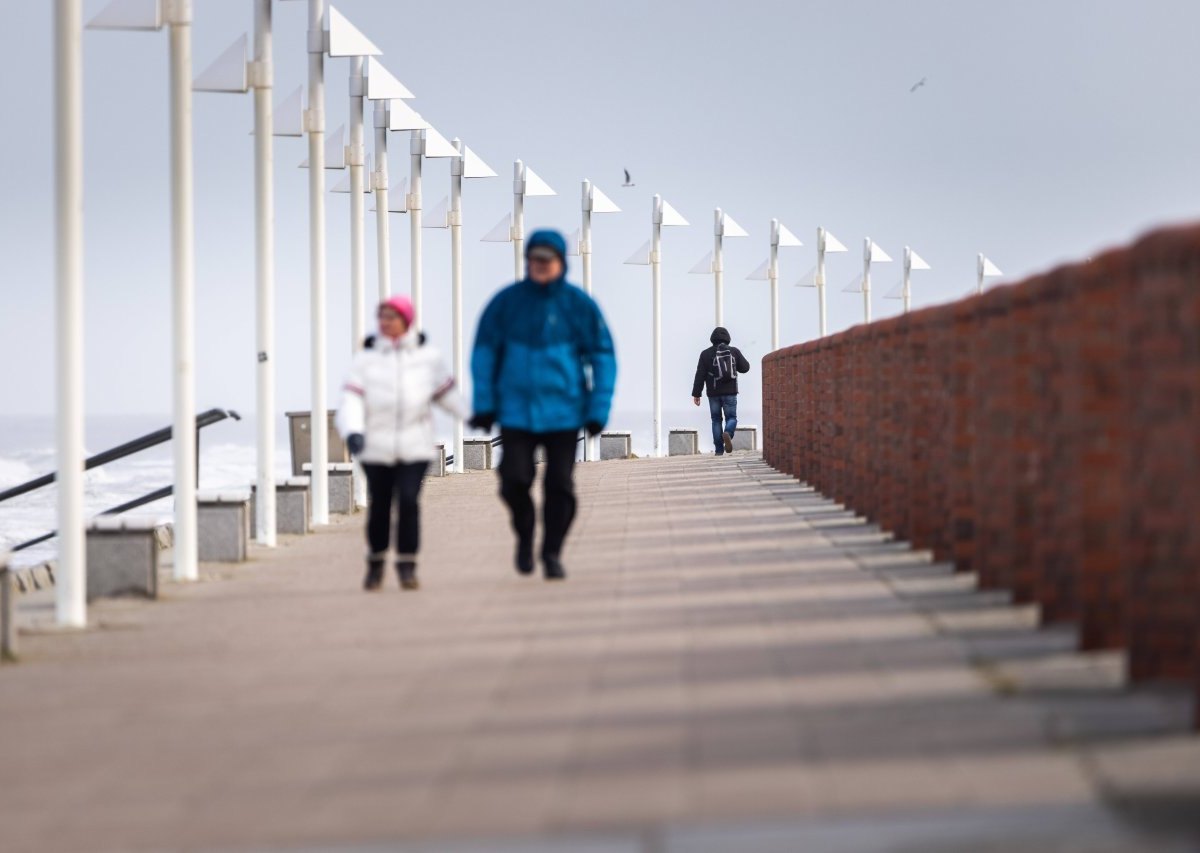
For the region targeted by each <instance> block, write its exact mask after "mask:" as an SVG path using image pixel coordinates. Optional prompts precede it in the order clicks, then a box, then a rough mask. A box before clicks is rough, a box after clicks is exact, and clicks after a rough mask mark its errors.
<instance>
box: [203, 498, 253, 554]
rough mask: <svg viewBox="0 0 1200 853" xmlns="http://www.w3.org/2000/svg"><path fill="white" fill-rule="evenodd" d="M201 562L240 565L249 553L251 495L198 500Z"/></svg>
mask: <svg viewBox="0 0 1200 853" xmlns="http://www.w3.org/2000/svg"><path fill="white" fill-rule="evenodd" d="M196 518H197V523H198V525H199V533H200V537H199V551H200V559H201V560H202V561H204V562H212V563H240V562H243V561H244V560H245V559H246V554H247V551H248V550H249V528H250V522H249V519H250V493H249V492H236V491H235V492H201V493H200V494H198V495H197V496H196Z"/></svg>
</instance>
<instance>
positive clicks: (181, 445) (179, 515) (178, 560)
mask: <svg viewBox="0 0 1200 853" xmlns="http://www.w3.org/2000/svg"><path fill="white" fill-rule="evenodd" d="M166 9H167V13H168V20H167V25H168V27H169V29H170V39H171V48H170V50H171V267H172V271H171V272H172V274H171V278H172V311H171V314H172V330H171V333H172V337H173V338H174V342H173V343H174V365H173V367H174V380H175V381H174V417H173V427H172V436H171V438H172V445H173V446H174V452H175V459H174V463H175V465H174V467H175V472H174V475H175V485H174V497H175V525H174V562H175V579H176V580H185V581H186V580H196V579H197V578H198V577H199V567H198V565H197V563H198V553H197V538H196V523H197V522H196V388H195V383H196V377H195V363H196V358H195V350H196V346H195V298H196V295H195V280H194V272H195V260H194V258H195V245H194V240H195V223H194V220H193V208H192V189H193V187H192V9H191V3H190V0H182V2H176V3H171V4H167V6H166Z"/></svg>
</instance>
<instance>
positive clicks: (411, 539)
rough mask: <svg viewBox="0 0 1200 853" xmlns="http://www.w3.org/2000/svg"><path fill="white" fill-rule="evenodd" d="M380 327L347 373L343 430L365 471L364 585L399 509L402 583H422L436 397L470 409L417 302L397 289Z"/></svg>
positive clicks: (382, 554)
mask: <svg viewBox="0 0 1200 853" xmlns="http://www.w3.org/2000/svg"><path fill="white" fill-rule="evenodd" d="M378 317H379V334H378V335H375V336H374V337H372V338H368V340H367V342H366V345H365V346H364V348H363V350H362V351H361V352H359V353H358V355H357V356H355V358H354V364H353V366H352V367H351V368H350V375H349V376H348V377H347V378H346V384H345V387H344V394H343V396H342V406H341V408H340V409H339V410H338V415H337V425H338V431H339V432H340V433H341V434H342V435H343V436H344V437H345V440H346V446H347V447H348V448H349V449H350V452H351V453H352V454H353V455H354V456H355V457H356V458H357V459H358V460H359V462H361V463H362V467H363V470H364V471H365V472H366V475H367V490H368V513H367V544H368V552H367V576H366V579H365V580H364V582H363V586H364V588H365V589H367V590H368V591H374V590H377V589H379V588H380V586H381V585H382V584H383V564H384V560H385V559H386V558H387V550H388V541H389V539H390V536H391V527H392V524H391V522H392V518H393V511H392V506H393V502H394V503H396V504H398V507H397V509H398V512H397V513H396V516H395V517H396V542H395V545H396V571H397V573H398V574H399V576H400V586H401V587H402V588H404V589H417V587H418V583H417V550H418V548H419V547H420V504H419V502H418V498H419V495H420V492H421V481H422V480H423V479H424V477H425V471H426V469H427V468H428V467H429V462H430V460H431V459H433V458H434V453H435V447H434V436H433V411H432V408H431V407H432V405H433V404H434V403H437V404H438V405H439V406H441V407H442V408H443V409H445V410H446V411H448V412H450V413H451V414H453V415H454V416H456V417H459V418H462V417H465V414H466V413H465V407H464V404H463V402H462V399H461V398H460V397H459V395H458V394H457V393H456V392H455V390H454V377H452V376H451V375H450V374H449V372H447V370H446V367H445V363H444V362H443V361H442V357H441V355H440V354H439V353H438V351H437V350H436V349H434V348H433V347H431V346H428V345H427V344H426V343H425V338H424V336H423V335H422V334H421V333H420V332H418V331H417V330H416V329H414V328H413V305H412V302H410V301H409V299H408V298H407V297H405V296H393V297H392V298H390V299H388V300H387V301H385V302H383V303H381V304H380V306H379V313H378Z"/></svg>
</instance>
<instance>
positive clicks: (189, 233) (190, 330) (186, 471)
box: [57, 0, 200, 624]
mask: <svg viewBox="0 0 1200 853" xmlns="http://www.w3.org/2000/svg"><path fill="white" fill-rule="evenodd" d="M164 25H165V26H166V27H167V28H168V29H169V30H170V74H169V75H168V76H169V79H170V113H171V143H170V145H171V157H170V159H171V341H172V349H173V351H172V376H173V382H172V385H173V387H172V406H171V409H172V417H171V421H172V436H173V439H172V442H171V443H172V450H173V469H174V473H173V483H172V488H173V495H174V503H175V511H174V512H175V521H174V540H175V546H174V549H175V559H174V574H175V579H176V580H181V581H191V580H196V579H197V578H198V577H199V576H200V575H199V565H198V561H199V554H198V549H197V546H198V540H197V513H196V376H195V363H196V355H195V351H196V344H195V303H196V288H195V236H196V229H195V219H194V204H193V199H194V192H193V168H192V88H191V86H192V6H191V4H190V3H168V2H165V0H138V2H130V1H129V0H113V2H111V3H109V4H108V5H107V6H105V7H104V9H102V10H101V11H100V13H99V14H98V15H96V17H95V18H93V19H92V20H91V22H89V23H88V29H93V30H146V31H157V30H161V29H162V28H163V26H164ZM73 37H76V38H77V37H78V34H77V33H75V34H73ZM71 458H72V455H71V454H68V455H67V456H66V457H65V459H66V460H67V462H68V463H69V460H70V459H71ZM61 467H62V466H61V465H60V468H61ZM64 485H65V486H66V487H67V488H70V487H71V486H72V485H74V484H73V483H71V482H70V481H67V482H66V483H64ZM71 521H72V524H73V522H74V519H71ZM73 532H74V531H73V530H72V533H73ZM68 535H71V534H68ZM82 566H83V564H82V560H80V561H79V562H78V563H77V564H76V565H75V566H71V565H69V564H68V567H67V569H68V574H67V575H66V576H64V577H62V578H61V579H60V583H61V584H62V585H63V592H62V593H61V594H60V595H59V598H58V602H57V612H58V617H59V619H60V621H64V622H67V623H68V624H77V623H76V620H77V619H78V618H79V617H80V616H82V615H83V614H84V613H85V609H84V605H83V604H82V603H81V602H80V600H78V596H79V595H81V594H82V593H81V590H82V589H85V588H86V578H84V577H82V573H83V568H82ZM72 570H75V571H72ZM76 572H77V573H78V574H77V575H76ZM80 584H82V586H80Z"/></svg>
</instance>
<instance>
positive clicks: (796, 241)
mask: <svg viewBox="0 0 1200 853" xmlns="http://www.w3.org/2000/svg"><path fill="white" fill-rule="evenodd" d="M779 245H780V246H803V245H804V244H803V243H801V242H800V238H799V237H797V236H796V235H795V234H793V233H792V232H791V231H789V230H788V228H787V226H786V225H784V224H783V223H782V222H780V223H779ZM826 251H828V249H827V250H826Z"/></svg>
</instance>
